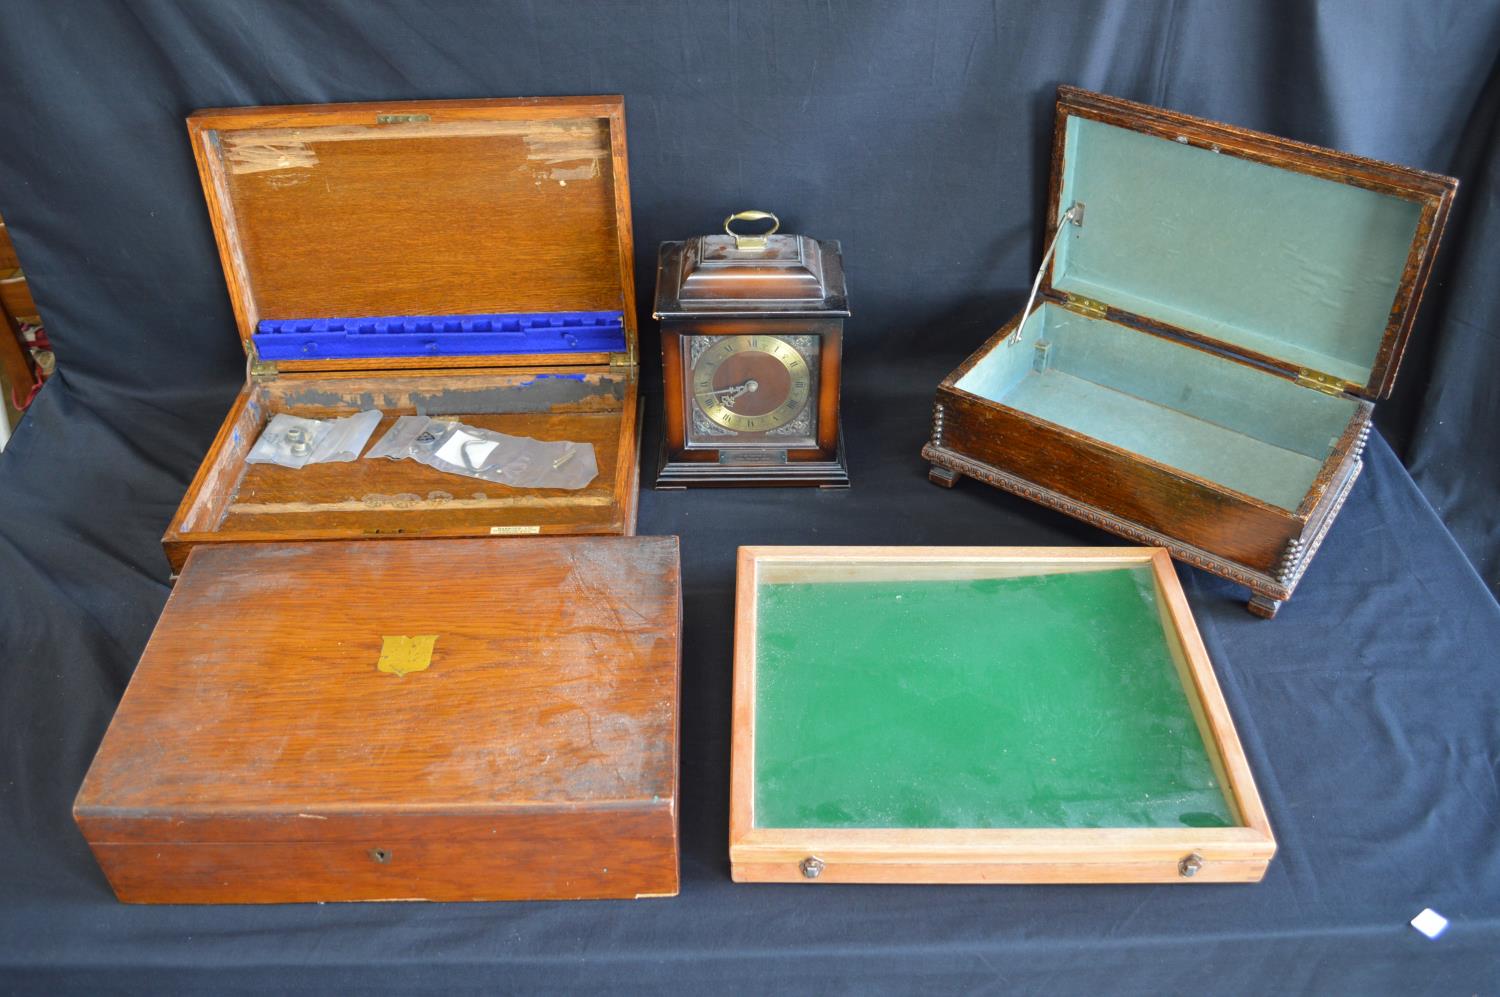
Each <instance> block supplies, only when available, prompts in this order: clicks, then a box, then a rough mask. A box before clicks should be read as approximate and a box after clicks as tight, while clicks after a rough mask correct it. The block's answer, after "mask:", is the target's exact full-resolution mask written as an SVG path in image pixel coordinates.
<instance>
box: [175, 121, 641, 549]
mask: <svg viewBox="0 0 1500 997" xmlns="http://www.w3.org/2000/svg"><path fill="white" fill-rule="evenodd" d="M188 128H189V133H190V135H191V139H192V144H193V152H194V155H195V156H196V157H197V160H198V167H199V172H200V174H201V177H202V181H203V188H204V193H205V195H206V197H207V199H208V208H209V214H210V216H211V218H212V221H213V227H214V234H215V236H216V238H217V241H218V246H219V253H220V256H221V258H222V260H223V264H224V275H225V279H226V282H227V284H228V288H229V295H230V299H231V301H232V302H233V305H234V315H235V321H236V324H237V326H238V331H239V336H240V339H241V341H242V342H243V343H244V345H245V351H246V353H247V355H248V356H249V358H250V363H249V371H250V375H249V378H248V382H247V384H246V385H245V388H244V390H243V391H241V393H240V396H239V397H238V398H237V399H236V401H235V403H234V406H233V408H231V410H230V412H229V416H228V418H227V419H226V420H225V422H224V426H223V428H222V429H221V430H220V432H219V435H218V437H217V439H215V441H214V443H213V446H212V449H210V451H209V453H208V456H207V457H206V458H205V460H204V462H203V464H202V466H201V468H200V469H199V472H198V474H197V476H196V477H195V478H194V479H193V482H192V485H191V486H190V487H189V489H188V492H187V494H186V496H185V497H184V498H183V501H182V505H181V507H180V508H179V509H178V511H177V514H176V516H174V517H173V519H172V523H171V525H170V527H169V528H168V530H167V533H166V536H165V537H164V544H165V546H166V548H167V554H168V557H169V559H170V561H171V562H172V566H173V569H174V570H180V569H181V567H182V564H183V561H184V559H185V558H186V555H187V552H188V550H189V549H190V548H192V547H193V546H195V545H197V544H202V543H228V542H241V541H257V540H280V539H308V540H311V539H341V538H361V537H373V536H380V537H392V536H395V537H412V536H480V535H491V534H512V533H515V534H522V533H541V534H554V533H584V534H610V533H614V534H622V533H631V532H633V530H634V520H635V511H636V492H637V481H638V479H637V454H638V450H639V425H640V422H639V395H638V376H637V367H636V357H637V350H636V319H635V290H634V278H633V272H632V266H633V262H632V260H633V256H632V248H631V247H632V244H631V222H630V186H629V178H628V173H627V165H626V152H625V116H624V104H623V101H622V100H621V99H620V98H618V97H549V98H538V99H491V100H455V101H419V102H404V103H392V104H327V105H309V106H300V107H265V108H238V109H231V110H209V111H200V112H198V113H196V114H194V115H193V116H192V117H191V118H190V119H189V121H188ZM371 408H374V409H379V410H380V411H381V412H382V414H383V421H382V423H381V425H380V427H379V428H378V429H377V430H376V438H379V436H380V435H382V434H383V433H384V432H385V431H386V429H387V428H388V427H389V426H390V425H391V423H392V422H393V421H394V420H395V419H396V418H397V417H398V416H400V415H405V414H412V413H422V414H426V415H433V416H439V415H442V416H451V417H452V418H454V419H457V420H460V421H462V422H463V423H464V424H466V425H472V426H475V427H478V428H481V429H487V430H493V431H498V432H501V433H505V434H508V435H511V436H516V437H531V438H535V439H542V440H569V441H576V442H580V443H589V444H591V445H592V446H593V448H594V454H595V457H596V461H597V465H598V475H597V477H595V478H594V479H593V481H592V482H591V483H590V484H589V485H588V486H587V487H585V488H582V489H579V490H576V491H565V490H560V489H524V488H523V489H515V488H509V487H507V486H505V485H499V484H492V483H489V482H484V481H474V480H471V479H466V478H461V477H456V476H454V475H451V474H444V473H442V472H440V471H437V470H434V469H432V468H430V467H427V466H424V465H422V464H419V463H416V462H413V461H409V460H399V461H390V460H379V459H375V460H369V459H361V460H354V461H351V462H347V463H320V464H310V465H308V466H306V467H303V468H301V469H300V470H289V469H287V468H283V467H277V466H275V465H270V464H246V463H245V456H246V454H247V453H248V452H249V450H250V448H251V447H252V446H253V445H254V443H255V442H256V439H257V437H258V436H259V435H260V433H261V431H262V429H263V428H264V427H265V426H266V424H267V421H268V420H269V419H270V418H271V417H272V416H273V415H275V414H277V413H282V412H286V413H292V414H295V415H299V416H309V417H314V418H320V417H329V416H341V415H348V414H350V413H353V412H357V411H360V410H364V409H371Z"/></svg>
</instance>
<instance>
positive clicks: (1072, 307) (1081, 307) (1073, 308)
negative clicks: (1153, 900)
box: [1063, 294, 1109, 318]
mask: <svg viewBox="0 0 1500 997" xmlns="http://www.w3.org/2000/svg"><path fill="white" fill-rule="evenodd" d="M1063 307H1064V308H1066V309H1067V310H1068V311H1070V312H1077V313H1078V314H1079V315H1086V316H1088V317H1089V318H1103V317H1104V316H1105V315H1107V314H1108V313H1109V306H1108V305H1106V304H1105V303H1104V302H1102V301H1095V300H1094V299H1093V298H1085V297H1083V296H1082V295H1078V294H1070V295H1068V297H1067V300H1065V301H1064V302H1063Z"/></svg>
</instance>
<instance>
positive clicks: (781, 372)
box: [655, 211, 849, 488]
mask: <svg viewBox="0 0 1500 997" xmlns="http://www.w3.org/2000/svg"><path fill="white" fill-rule="evenodd" d="M760 220H770V221H771V222H772V223H773V228H772V229H771V231H770V232H768V233H766V234H763V235H743V234H736V233H735V232H734V231H733V230H732V228H731V225H732V223H734V222H736V221H739V222H741V223H743V222H746V221H749V222H755V221H760ZM779 225H780V223H779V222H778V221H777V220H776V219H775V216H774V215H770V214H768V213H766V212H760V211H745V212H740V213H738V214H735V215H731V216H730V217H729V219H727V220H726V221H725V223H724V234H722V235H705V236H701V237H699V238H697V239H692V240H690V241H687V242H668V243H664V244H663V245H662V247H661V251H660V254H659V256H658V265H657V272H656V309H655V315H656V318H658V319H659V320H660V321H661V356H662V387H663V397H664V410H665V423H666V428H665V432H664V434H663V441H662V448H661V460H660V470H659V473H658V474H657V478H656V487H657V488H686V487H692V486H699V485H817V486H821V487H824V488H843V487H847V486H848V484H849V473H848V468H847V465H846V463H845V459H844V448H843V439H842V435H841V427H840V425H839V386H840V370H841V365H842V358H843V338H844V319H845V318H846V317H848V315H849V310H848V304H847V298H846V294H845V289H844V269H843V261H842V257H841V254H840V250H839V244H838V243H837V242H831V241H826V242H819V241H818V240H816V239H812V238H809V237H807V236H803V235H778V234H776V228H777V227H779Z"/></svg>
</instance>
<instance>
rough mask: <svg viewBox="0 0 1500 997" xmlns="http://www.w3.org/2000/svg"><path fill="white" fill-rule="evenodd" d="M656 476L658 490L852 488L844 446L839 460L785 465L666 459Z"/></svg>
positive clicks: (806, 461) (795, 462) (840, 449)
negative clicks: (761, 487)
mask: <svg viewBox="0 0 1500 997" xmlns="http://www.w3.org/2000/svg"><path fill="white" fill-rule="evenodd" d="M659 466H660V468H661V470H660V471H658V472H657V475H656V487H657V489H658V490H663V491H665V490H671V489H680V488H753V487H758V486H776V487H797V486H803V487H808V488H812V487H817V488H848V487H849V467H848V464H847V462H846V461H845V460H844V448H843V447H842V446H840V447H839V449H838V457H837V459H835V460H791V461H787V462H786V463H785V464H719V463H713V462H709V461H687V460H665V459H663V460H662V462H661V463H660V465H659Z"/></svg>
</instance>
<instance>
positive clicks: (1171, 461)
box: [922, 87, 1457, 616]
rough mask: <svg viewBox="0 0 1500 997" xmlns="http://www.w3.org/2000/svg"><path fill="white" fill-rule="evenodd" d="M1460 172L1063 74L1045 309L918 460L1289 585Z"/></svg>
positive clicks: (969, 387) (1268, 610) (1379, 383)
mask: <svg viewBox="0 0 1500 997" xmlns="http://www.w3.org/2000/svg"><path fill="white" fill-rule="evenodd" d="M1456 188H1457V182H1456V181H1454V180H1452V179H1450V178H1448V177H1443V176H1437V175H1435V174H1431V173H1424V172H1421V171H1419V170H1413V169H1407V168H1405V167H1400V166H1392V165H1390V164H1387V163H1380V162H1375V161H1372V160H1368V159H1362V158H1359V157H1357V156H1351V155H1347V154H1345V153H1339V152H1332V151H1330V150H1327V149H1319V148H1316V147H1313V146H1309V145H1304V144H1301V143H1297V142H1291V141H1287V140H1285V139H1279V138H1276V137H1274V136H1270V135H1264V134H1260V133H1256V132H1250V131H1246V130H1244V129H1241V128H1235V127H1232V126H1229V125H1223V124H1217V123H1214V122H1211V121H1205V120H1202V119H1199V118H1193V117H1189V116H1187V115H1184V114H1178V113H1175V112H1171V111H1164V110H1161V109H1159V108H1154V107H1148V106H1145V105H1142V104H1136V103H1132V102H1130V101H1125V100H1119V99H1116V98H1112V97H1106V96H1102V95H1100V94H1094V93H1089V92H1087V91H1084V90H1078V89H1075V88H1073V87H1063V88H1061V90H1060V92H1059V97H1058V102H1057V116H1056V132H1055V136H1054V140H1053V151H1052V181H1051V196H1050V210H1049V216H1048V217H1049V219H1050V224H1049V227H1048V232H1047V236H1048V244H1049V245H1055V247H1056V250H1055V255H1054V256H1052V257H1051V259H1050V261H1044V264H1043V271H1042V274H1041V282H1040V289H1041V295H1040V297H1039V298H1038V299H1037V301H1036V305H1035V307H1034V308H1033V309H1032V310H1030V311H1029V312H1028V313H1027V314H1025V315H1019V316H1017V317H1016V318H1015V319H1014V320H1012V321H1011V322H1010V323H1009V324H1008V325H1006V326H1005V327H1004V328H1002V329H1001V330H1000V331H999V332H997V333H995V335H994V336H992V337H991V338H990V339H989V340H988V341H987V342H986V343H984V344H983V345H982V346H981V347H980V348H979V349H978V350H977V351H975V352H974V353H973V354H972V355H971V356H970V357H969V358H968V359H967V360H965V361H964V362H963V364H962V365H960V366H959V367H958V369H956V370H955V371H953V373H951V374H950V375H949V376H948V377H947V378H945V379H944V380H943V382H942V384H941V385H939V387H938V390H937V399H936V404H935V405H934V408H933V416H932V437H931V440H930V441H929V442H928V444H927V446H926V447H925V448H924V449H923V451H922V455H923V457H924V458H925V459H926V460H928V461H930V462H931V464H932V470H931V477H932V479H933V481H935V482H937V483H938V484H941V485H945V486H948V487H951V486H952V485H953V484H955V483H956V482H957V480H958V479H959V478H960V477H964V476H968V477H972V478H975V479H977V480H980V481H984V482H986V483H989V484H992V485H995V486H998V487H1000V488H1003V489H1006V490H1008V491H1011V492H1014V493H1016V494H1018V495H1021V496H1024V497H1026V498H1029V499H1032V500H1033V501H1036V502H1039V503H1041V504H1043V505H1046V506H1049V507H1051V508H1054V509H1058V510H1060V511H1062V512H1065V513H1067V514H1069V515H1072V516H1076V517H1078V518H1080V519H1083V520H1086V521H1087V522H1090V523H1093V524H1094V525H1096V526H1100V527H1102V528H1104V529H1106V530H1110V531H1111V532H1114V533H1117V534H1119V535H1121V536H1123V537H1127V538H1129V539H1132V540H1135V541H1138V542H1143V543H1149V544H1157V545H1160V546H1163V547H1165V548H1167V549H1168V550H1170V551H1171V552H1172V555H1173V556H1174V557H1178V558H1181V559H1182V560H1184V561H1187V562H1188V563H1191V564H1194V565H1196V566H1198V567H1200V568H1204V569H1206V570H1208V571H1212V572H1214V573H1215V574H1219V575H1222V576H1224V577H1226V578H1230V579H1232V580H1234V581H1237V582H1239V583H1241V584H1243V585H1245V586H1247V587H1248V588H1249V589H1250V590H1251V592H1252V598H1251V601H1250V609H1251V610H1252V611H1253V612H1256V613H1259V614H1260V615H1263V616H1271V615H1274V613H1275V612H1276V609H1277V608H1278V606H1279V605H1280V603H1281V601H1282V600H1285V599H1287V598H1289V597H1290V596H1291V594H1292V591H1293V590H1294V589H1295V588H1296V586H1297V582H1298V580H1299V579H1300V578H1301V577H1302V574H1303V572H1304V571H1305V570H1306V568H1307V565H1308V563H1309V561H1310V560H1311V559H1312V556H1313V554H1314V552H1315V551H1316V550H1317V548H1318V545H1319V544H1320V543H1321V542H1322V541H1323V538H1324V536H1325V534H1326V533H1327V532H1328V529H1329V527H1330V526H1331V525H1332V523H1333V521H1334V518H1335V516H1336V515H1337V513H1338V510H1339V508H1340V506H1341V505H1342V503H1343V501H1344V499H1345V496H1347V495H1348V493H1349V490H1350V488H1351V487H1352V486H1353V484H1354V481H1355V479H1356V478H1357V477H1358V475H1359V473H1360V469H1361V467H1362V466H1363V465H1362V461H1361V453H1362V451H1363V447H1364V444H1365V440H1366V437H1367V435H1368V434H1369V431H1370V419H1371V413H1372V410H1373V405H1372V400H1373V399H1378V398H1383V397H1386V396H1387V395H1389V394H1390V391H1391V388H1392V386H1393V384H1394V382H1395V378H1396V370H1397V367H1398V365H1399V363H1400V360H1401V354H1402V351H1403V350H1404V349H1405V347H1406V343H1407V339H1408V337H1409V336H1410V334H1411V331H1412V326H1413V322H1414V320H1415V317H1416V311H1417V304H1418V302H1419V300H1420V299H1421V296H1422V289H1423V286H1424V285H1425V283H1426V281H1427V276H1428V274H1429V272H1430V271H1431V268H1432V262H1433V255H1434V252H1435V251H1436V248H1437V244H1438V239H1439V236H1440V234H1441V233H1442V230H1443V224H1444V222H1445V221H1446V219H1447V216H1448V210H1449V206H1450V204H1451V201H1452V198H1453V194H1454V192H1455V190H1456Z"/></svg>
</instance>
